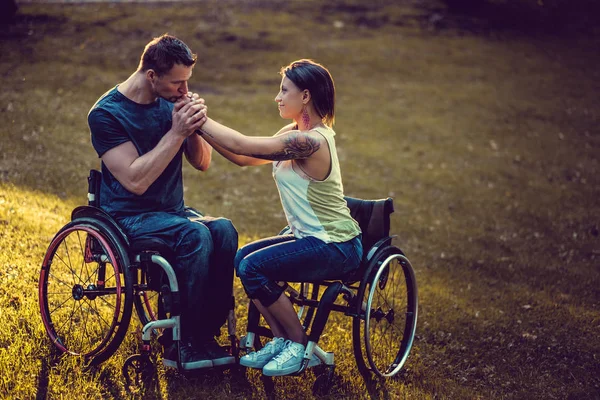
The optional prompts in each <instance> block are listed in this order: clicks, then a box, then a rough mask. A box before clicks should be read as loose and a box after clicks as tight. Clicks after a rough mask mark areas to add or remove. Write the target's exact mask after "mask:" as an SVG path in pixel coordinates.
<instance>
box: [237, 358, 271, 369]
mask: <svg viewBox="0 0 600 400" xmlns="http://www.w3.org/2000/svg"><path fill="white" fill-rule="evenodd" d="M271 359H272V357H271V358H270V359H268V360H267V361H265V362H261V363H259V362H258V361H250V360H246V359H244V357H242V358H240V365H242V366H244V367H247V368H256V369H262V368H264V366H265V365H267V364H268V363H269V361H271Z"/></svg>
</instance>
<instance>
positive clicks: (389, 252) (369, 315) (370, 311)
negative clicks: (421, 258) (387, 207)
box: [352, 246, 418, 378]
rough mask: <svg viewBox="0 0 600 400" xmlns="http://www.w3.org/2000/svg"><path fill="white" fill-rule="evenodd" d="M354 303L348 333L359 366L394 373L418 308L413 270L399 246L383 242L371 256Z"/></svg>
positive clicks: (408, 341)
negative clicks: (383, 244) (353, 316)
mask: <svg viewBox="0 0 600 400" xmlns="http://www.w3.org/2000/svg"><path fill="white" fill-rule="evenodd" d="M357 307H358V309H357V315H358V317H355V319H354V321H353V329H352V333H353V335H352V336H353V345H354V354H355V357H356V361H357V364H358V367H359V370H360V371H361V372H362V373H363V374H364V373H365V372H366V371H372V372H373V373H374V374H375V375H377V376H379V377H386V378H387V377H391V376H394V375H396V374H397V373H398V372H399V371H400V369H401V368H402V367H403V366H404V364H405V362H406V360H407V358H408V355H409V353H410V349H411V347H412V344H413V341H414V337H415V331H416V326H417V308H418V297H417V284H416V280H415V275H414V271H413V268H412V266H411V264H410V261H409V260H408V258H406V256H405V255H404V254H403V253H402V251H401V250H400V249H398V248H396V247H394V246H387V247H385V248H383V249H381V250H380V251H379V252H378V253H377V254H376V255H375V256H374V258H373V260H372V262H371V263H370V264H369V267H368V269H367V271H366V273H365V277H364V278H363V280H362V281H361V284H360V287H359V291H358V301H357ZM365 357H366V360H367V362H365ZM367 363H368V364H367Z"/></svg>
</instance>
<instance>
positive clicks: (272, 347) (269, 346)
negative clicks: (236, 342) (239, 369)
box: [250, 338, 285, 360]
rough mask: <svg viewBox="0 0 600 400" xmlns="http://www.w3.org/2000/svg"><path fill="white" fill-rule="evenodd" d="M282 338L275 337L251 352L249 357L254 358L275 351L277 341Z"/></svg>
mask: <svg viewBox="0 0 600 400" xmlns="http://www.w3.org/2000/svg"><path fill="white" fill-rule="evenodd" d="M282 340H283V339H282V338H275V339H273V340H271V341H270V342H269V343H267V344H265V347H263V348H262V349H260V350H258V351H255V352H254V353H251V356H250V357H252V359H253V360H256V358H257V357H258V356H262V355H263V354H273V353H275V350H276V348H277V344H278V342H280V341H282ZM284 345H285V344H284Z"/></svg>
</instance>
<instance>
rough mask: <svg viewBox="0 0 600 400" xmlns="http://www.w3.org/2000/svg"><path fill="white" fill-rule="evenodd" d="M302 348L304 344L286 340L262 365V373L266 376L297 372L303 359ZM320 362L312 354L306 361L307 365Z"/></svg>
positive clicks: (310, 365) (311, 365)
mask: <svg viewBox="0 0 600 400" xmlns="http://www.w3.org/2000/svg"><path fill="white" fill-rule="evenodd" d="M304 350H305V348H304V346H303V345H301V344H300V343H296V342H292V341H291V340H287V341H286V342H285V348H284V349H283V350H282V351H281V352H280V353H279V354H277V355H276V356H275V357H273V359H272V360H271V361H269V362H268V363H267V364H266V365H265V366H264V368H263V374H264V375H266V376H282V375H289V374H293V373H294V372H298V371H299V370H300V366H301V365H302V361H303V360H304ZM320 363H321V360H319V359H318V358H317V357H316V356H315V355H314V354H313V355H312V357H311V359H310V361H309V362H308V367H314V366H315V365H319V364H320Z"/></svg>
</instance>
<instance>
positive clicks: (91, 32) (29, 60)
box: [0, 0, 600, 399]
mask: <svg viewBox="0 0 600 400" xmlns="http://www.w3.org/2000/svg"><path fill="white" fill-rule="evenodd" d="M395 3H396V2H393V1H380V2H374V3H373V4H370V5H369V4H367V5H365V4H364V2H363V3H359V2H357V1H351V2H345V3H344V2H341V1H332V2H327V3H325V2H318V1H303V2H286V3H281V2H276V1H264V2H229V1H226V2H218V1H215V0H208V1H203V2H197V3H183V4H180V5H177V6H175V5H173V4H165V5H160V4H152V5H140V4H122V5H106V4H88V5H48V4H45V5H43V6H41V5H33V4H31V5H25V4H22V5H21V8H20V14H19V16H18V17H17V19H16V21H15V22H14V23H13V24H12V25H10V26H7V27H4V28H3V30H2V32H1V33H0V54H1V55H2V56H1V58H0V75H1V76H2V80H3V89H2V91H1V92H0V126H1V127H2V128H0V136H1V140H0V249H1V251H0V316H1V318H2V321H3V324H2V325H1V326H0V370H1V371H3V372H2V374H0V377H1V379H0V393H2V394H3V395H6V396H7V397H9V398H33V397H35V396H36V394H40V395H44V394H46V395H47V397H48V398H83V397H86V398H126V397H127V395H126V393H125V391H124V388H123V382H122V379H121V372H120V368H121V366H122V364H123V362H124V360H125V358H126V357H127V356H129V355H131V354H133V353H135V352H136V345H137V334H138V333H137V332H138V330H139V327H138V326H137V324H136V323H132V326H131V329H130V331H129V333H128V336H127V338H126V341H125V343H124V344H123V345H122V346H121V348H120V349H119V351H118V352H117V353H116V354H115V355H114V356H113V357H112V358H111V359H110V360H108V361H107V362H105V363H103V364H102V365H101V366H100V367H98V368H95V369H92V370H88V369H85V368H84V367H83V365H82V364H81V362H80V360H77V359H73V358H70V357H63V358H60V357H58V358H57V357H56V356H55V355H54V354H53V352H52V350H51V347H50V343H49V341H48V340H47V338H46V336H45V332H44V328H43V326H42V324H41V320H40V317H39V311H38V304H37V301H38V300H37V280H38V275H39V269H40V265H41V261H42V259H43V256H44V253H45V250H46V247H47V246H48V243H49V242H50V240H51V238H52V237H53V235H54V234H55V233H56V232H57V231H58V230H59V229H60V227H61V226H62V225H64V224H65V223H66V222H68V220H69V216H70V212H71V210H72V209H73V208H74V207H76V206H77V205H80V204H83V203H84V202H85V192H86V189H87V185H86V176H87V173H88V170H89V169H90V168H98V166H99V161H98V158H97V157H96V155H95V153H94V151H93V149H92V147H91V144H90V141H89V132H88V128H87V124H86V115H87V111H88V110H89V108H90V107H91V106H92V104H93V103H94V102H95V100H96V99H97V98H98V97H99V96H100V95H101V94H102V93H104V92H105V91H106V90H108V89H109V88H111V87H113V86H114V85H115V84H116V83H118V82H120V81H123V80H124V79H126V78H127V77H128V76H129V74H130V73H131V72H132V71H133V70H134V68H135V67H136V65H137V62H138V58H139V55H140V52H141V49H142V48H143V46H144V45H145V44H146V43H147V41H148V40H149V39H150V38H151V37H154V36H157V35H160V34H162V33H164V32H169V33H172V34H175V35H177V36H179V37H181V38H182V39H183V40H184V41H185V42H186V43H188V44H189V45H190V46H191V48H192V49H193V50H194V51H195V52H197V53H198V55H199V63H198V65H197V66H196V68H195V71H194V76H193V78H192V80H191V82H190V84H191V89H192V90H194V91H197V92H199V93H200V94H201V95H202V96H203V97H205V99H206V101H207V103H208V105H209V109H210V113H211V115H212V117H214V118H215V119H217V120H219V121H221V122H224V123H225V124H227V125H229V126H232V127H234V128H236V129H238V130H240V131H242V132H245V133H248V134H253V135H259V134H260V135H267V134H271V133H273V132H276V131H277V130H278V129H279V127H280V126H281V125H282V124H283V123H284V121H282V120H280V118H279V116H278V113H277V109H276V107H275V103H274V102H273V98H274V96H275V95H276V92H277V87H278V84H279V80H280V77H279V75H278V71H279V68H280V67H281V66H283V65H286V64H287V63H289V62H290V61H292V60H295V59H298V58H302V57H309V58H313V59H315V60H317V61H319V62H322V63H324V64H325V65H326V66H328V67H329V69H330V70H331V72H332V74H333V76H334V79H335V82H336V88H337V92H338V102H337V118H336V119H337V123H336V127H335V128H336V131H337V133H338V136H337V141H338V148H339V153H340V160H341V163H342V170H343V174H344V185H345V189H346V193H347V194H348V195H351V196H357V197H363V198H379V197H385V196H392V197H394V201H395V206H396V212H395V214H394V215H393V218H392V230H393V233H394V234H397V235H398V238H397V239H396V243H397V244H398V245H399V246H400V247H401V248H402V249H403V250H404V251H405V252H406V253H407V254H408V256H409V258H410V259H411V261H412V263H413V265H414V266H415V269H416V274H417V280H418V283H419V291H420V292H419V294H420V310H419V311H420V315H419V323H418V328H417V340H416V342H415V346H414V347H413V350H412V352H411V356H410V358H409V360H408V363H407V365H406V368H405V370H404V371H403V372H402V373H401V374H400V376H399V377H398V378H397V379H393V380H390V381H386V382H384V383H378V384H376V385H370V386H369V385H366V384H365V382H364V381H363V380H362V378H360V377H359V374H358V373H357V369H356V366H355V362H354V359H353V355H352V347H351V340H350V321H349V319H347V318H343V317H336V318H334V319H332V320H331V321H330V323H329V324H328V326H327V329H326V331H325V336H324V338H323V347H324V348H325V349H326V350H330V351H334V352H335V354H336V360H337V369H336V372H337V377H336V380H335V383H334V385H333V387H332V389H331V392H330V397H331V398H369V397H371V398H410V399H413V398H415V399H430V398H443V399H475V398H482V399H483V398H485V399H488V398H490V399H492V398H493V399H496V398H523V399H524V398H527V399H530V398H539V399H551V398H556V399H563V398H573V399H574V398H577V399H592V398H598V396H600V379H599V378H598V374H597V371H598V370H599V369H600V362H599V361H598V360H599V357H600V353H599V350H598V349H600V339H599V337H598V334H597V332H598V329H600V311H599V307H600V296H599V291H598V286H599V284H600V270H599V269H598V265H599V260H600V238H599V233H598V231H599V229H600V219H599V217H598V216H599V215H600V204H599V203H598V200H597V199H598V197H599V195H600V174H599V170H600V166H599V162H600V159H599V157H598V154H599V153H598V149H599V148H600V130H599V128H598V126H599V122H600V113H599V111H598V110H599V109H600V107H599V105H600V104H599V102H598V97H597V93H598V92H599V89H600V83H599V82H600V71H598V69H597V68H596V66H597V65H598V62H599V61H600V57H599V56H598V53H597V50H595V49H597V45H598V39H597V38H594V37H586V38H584V37H578V36H572V37H566V36H563V37H560V36H552V35H545V36H534V35H529V36H526V35H523V34H520V33H518V32H511V31H500V32H490V33H488V34H473V33H471V32H470V31H469V29H461V27H460V20H457V21H458V22H456V23H450V22H451V21H450V22H449V23H448V24H447V25H445V26H452V28H448V29H442V30H436V29H433V28H432V27H430V26H428V25H427V24H426V23H423V21H427V18H428V15H429V13H430V12H432V10H436V9H437V7H438V5H437V3H434V2H433V1H432V2H425V3H423V2H415V3H412V2H407V3H406V5H404V6H397V5H395ZM447 18H451V16H448V17H447ZM334 23H336V24H337V25H336V26H340V25H343V26H342V27H341V28H336V27H335V26H334ZM270 175H271V173H270V170H269V168H268V167H259V168H248V169H244V168H238V167H236V166H233V165H231V164H229V163H228V162H227V161H225V160H224V159H222V158H220V157H219V156H218V155H215V156H214V160H213V165H212V167H211V168H210V169H209V170H208V171H207V172H205V173H198V172H196V171H193V170H192V168H189V167H187V166H186V168H185V171H184V176H185V187H186V192H185V196H186V202H187V203H188V204H190V205H193V206H195V207H197V208H199V209H201V210H202V211H204V212H205V213H207V214H210V215H215V216H220V215H224V216H227V217H228V218H230V219H232V221H233V222H234V224H235V225H236V227H237V228H238V230H239V232H240V234H241V244H243V243H245V242H247V241H250V240H252V239H254V238H258V237H263V236H267V235H272V234H274V233H276V232H277V231H278V230H279V229H280V228H281V227H282V226H283V225H284V224H285V221H284V217H283V213H282V211H281V205H280V204H279V198H278V194H277V191H276V189H275V186H274V183H273V181H272V178H271V176H270ZM236 297H237V315H238V317H239V321H238V331H239V332H238V333H239V335H242V334H243V333H244V332H243V327H244V321H245V307H246V301H245V298H244V294H243V291H242V290H241V286H240V285H239V282H236ZM159 376H160V388H159V390H158V391H157V392H153V393H150V394H147V395H148V396H149V397H151V398H152V397H155V398H172V399H180V398H220V399H225V398H264V397H267V391H266V390H265V387H264V384H263V382H262V381H261V379H260V376H259V374H257V373H255V372H254V371H251V372H249V373H247V374H245V375H244V374H236V373H231V372H229V371H226V372H210V373H203V374H191V375H188V376H183V375H179V374H177V373H175V372H173V371H170V370H164V369H162V368H159ZM314 379H315V377H314V376H313V374H312V373H309V374H308V375H307V376H306V377H305V378H281V379H276V380H275V388H274V396H275V397H277V398H307V397H311V392H310V387H311V384H312V382H313V381H314ZM141 396H142V394H141V393H138V394H136V395H134V396H133V397H138V398H139V397H141Z"/></svg>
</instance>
